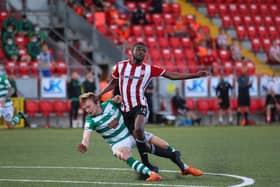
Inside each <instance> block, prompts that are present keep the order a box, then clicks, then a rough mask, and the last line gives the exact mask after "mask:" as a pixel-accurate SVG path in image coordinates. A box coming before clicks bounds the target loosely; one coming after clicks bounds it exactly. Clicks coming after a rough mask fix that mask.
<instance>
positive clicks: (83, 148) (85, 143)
mask: <svg viewBox="0 0 280 187" xmlns="http://www.w3.org/2000/svg"><path fill="white" fill-rule="evenodd" d="M91 133H92V132H91V131H84V134H83V140H82V143H81V144H79V145H78V151H79V152H81V153H85V152H87V150H88V146H89V140H90V136H91Z"/></svg>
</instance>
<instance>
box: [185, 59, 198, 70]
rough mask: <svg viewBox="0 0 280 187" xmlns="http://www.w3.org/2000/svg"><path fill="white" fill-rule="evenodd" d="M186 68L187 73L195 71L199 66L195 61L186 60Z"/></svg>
mask: <svg viewBox="0 0 280 187" xmlns="http://www.w3.org/2000/svg"><path fill="white" fill-rule="evenodd" d="M187 68H188V71H189V73H197V71H198V68H199V67H198V65H197V63H195V62H193V61H189V62H187Z"/></svg>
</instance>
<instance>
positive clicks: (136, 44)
mask: <svg viewBox="0 0 280 187" xmlns="http://www.w3.org/2000/svg"><path fill="white" fill-rule="evenodd" d="M138 46H141V47H145V48H146V47H147V46H146V45H145V44H144V43H143V42H137V43H135V44H134V45H133V46H132V51H133V50H134V48H135V47H138Z"/></svg>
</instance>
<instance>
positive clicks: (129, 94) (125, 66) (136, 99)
mask: <svg viewBox="0 0 280 187" xmlns="http://www.w3.org/2000/svg"><path fill="white" fill-rule="evenodd" d="M146 52H147V47H146V45H145V44H144V43H141V42H138V43H136V44H134V45H133V47H132V58H131V59H127V60H123V61H120V62H118V63H117V64H116V65H115V68H114V71H113V73H112V80H111V81H110V82H109V83H108V85H107V86H106V87H105V88H104V89H103V90H102V91H101V92H100V94H99V97H101V96H102V95H103V94H104V93H106V92H108V91H110V90H113V89H114V88H115V86H116V85H117V84H118V86H119V91H120V94H121V96H122V108H121V109H122V112H123V114H124V119H125V124H126V125H127V127H128V128H129V130H130V131H131V133H132V134H133V135H134V136H135V139H136V143H137V148H138V151H139V154H140V156H141V159H142V162H143V163H144V164H145V165H146V166H148V167H149V168H150V169H151V170H154V171H157V170H158V169H157V168H156V167H155V166H153V165H151V164H150V163H149V161H148V156H147V152H154V154H157V155H161V156H164V155H166V154H168V153H167V150H163V149H161V148H160V147H157V146H156V147H155V149H154V150H151V147H150V146H149V145H147V144H146V141H145V136H144V126H145V122H146V120H147V118H148V115H149V111H148V106H147V101H146V98H145V96H144V91H145V89H146V87H147V85H148V83H149V81H150V80H151V78H152V77H159V76H162V77H165V78H168V79H171V80H184V79H193V78H198V77H203V76H208V75H209V73H208V72H207V71H199V72H197V73H193V74H189V73H178V72H169V71H167V70H165V69H163V68H160V67H157V66H153V65H149V64H147V63H145V61H144V58H145V55H146Z"/></svg>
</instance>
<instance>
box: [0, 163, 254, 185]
mask: <svg viewBox="0 0 280 187" xmlns="http://www.w3.org/2000/svg"><path fill="white" fill-rule="evenodd" d="M0 168H3V169H78V170H111V171H131V170H132V169H129V168H97V167H65V166H0ZM160 172H165V173H177V172H178V171H174V170H160ZM204 174H205V175H215V176H225V177H231V178H236V179H240V180H242V181H243V182H241V183H240V184H237V185H232V186H228V187H244V186H250V185H253V184H254V183H255V180H254V179H252V178H249V177H245V176H239V175H233V174H226V173H207V172H205V173H204ZM2 180H5V179H0V181H2ZM7 180H8V179H7ZM12 180H17V179H12ZM19 180H24V179H19ZM40 181H49V180H40ZM51 181H57V180H51ZM76 182H77V181H76ZM78 182H90V181H78ZM69 183H70V182H69ZM90 183H96V182H90ZM101 183H102V184H103V182H100V184H101ZM96 184H98V183H96ZM108 184H111V183H108ZM120 184H123V183H120ZM136 184H137V185H144V186H147V185H151V184H146V183H139V184H138V183H133V185H136ZM127 185H130V184H127ZM152 185H155V184H152ZM158 185H159V186H161V185H164V186H165V185H166V184H156V186H158ZM168 186H170V185H168ZM171 186H178V187H204V186H188V185H187V186H186V185H171Z"/></svg>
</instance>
